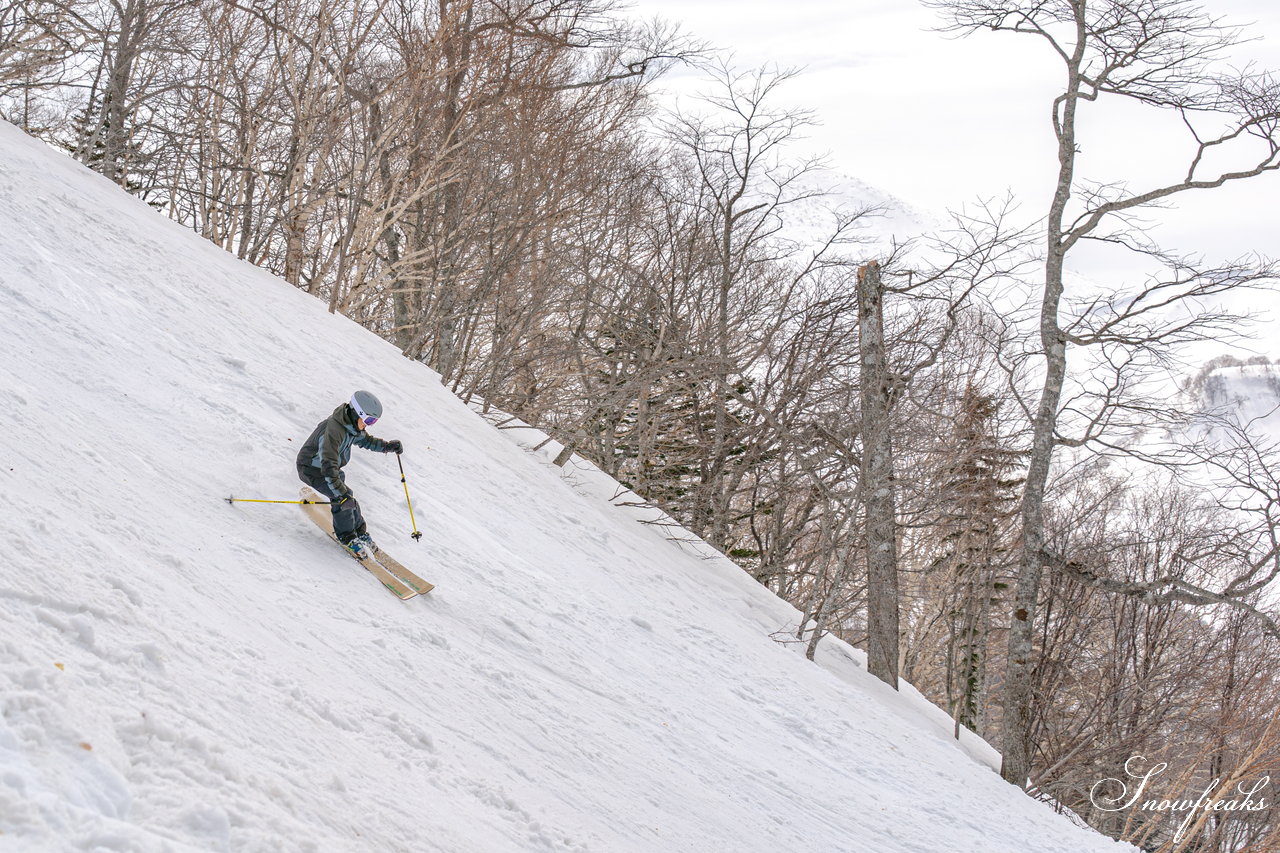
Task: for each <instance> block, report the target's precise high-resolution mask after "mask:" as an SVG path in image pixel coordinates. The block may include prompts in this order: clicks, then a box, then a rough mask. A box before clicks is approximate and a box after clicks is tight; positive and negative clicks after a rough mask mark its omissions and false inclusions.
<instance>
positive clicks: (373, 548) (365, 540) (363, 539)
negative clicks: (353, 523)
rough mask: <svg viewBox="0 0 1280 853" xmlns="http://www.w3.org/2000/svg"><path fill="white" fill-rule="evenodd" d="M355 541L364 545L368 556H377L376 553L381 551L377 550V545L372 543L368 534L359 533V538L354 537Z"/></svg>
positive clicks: (371, 538)
mask: <svg viewBox="0 0 1280 853" xmlns="http://www.w3.org/2000/svg"><path fill="white" fill-rule="evenodd" d="M356 541H358V542H360V543H361V544H362V545H364V547H365V548H366V549H367V551H368V552H369V553H370V554H373V555H377V553H378V551H379V550H381V549H379V548H378V545H377V543H375V542H374V541H373V537H372V536H370V535H369V534H368V533H361V534H360V535H359V536H357V537H356Z"/></svg>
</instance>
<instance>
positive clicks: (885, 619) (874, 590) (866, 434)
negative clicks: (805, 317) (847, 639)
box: [858, 261, 898, 690]
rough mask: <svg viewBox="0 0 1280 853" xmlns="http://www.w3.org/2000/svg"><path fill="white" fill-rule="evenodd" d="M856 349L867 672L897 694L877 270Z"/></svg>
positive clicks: (865, 296)
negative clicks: (859, 380) (864, 532)
mask: <svg viewBox="0 0 1280 853" xmlns="http://www.w3.org/2000/svg"><path fill="white" fill-rule="evenodd" d="M858 349H859V355H860V359H861V366H862V388H861V392H862V460H861V475H862V476H861V482H860V483H859V489H860V490H861V492H862V503H863V506H864V507H865V509H866V516H867V522H866V530H867V632H868V637H867V669H868V670H869V671H870V672H871V674H872V675H874V676H876V677H877V678H879V679H881V680H882V681H884V682H885V683H886V684H888V685H889V686H891V687H892V688H893V689H895V690H897V689H898V550H897V534H898V525H897V519H896V517H895V505H894V504H895V500H894V492H895V488H894V477H893V444H892V441H891V437H890V431H889V409H890V407H891V405H892V399H891V396H892V392H893V387H892V379H891V377H890V375H889V365H888V359H887V358H886V355H885V345H884V287H883V286H882V284H881V282H880V265H879V264H878V263H876V262H874V261H873V262H871V263H870V264H867V265H866V266H865V267H863V268H862V269H860V270H858Z"/></svg>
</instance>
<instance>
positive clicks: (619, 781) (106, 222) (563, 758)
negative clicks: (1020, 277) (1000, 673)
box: [0, 123, 1131, 853]
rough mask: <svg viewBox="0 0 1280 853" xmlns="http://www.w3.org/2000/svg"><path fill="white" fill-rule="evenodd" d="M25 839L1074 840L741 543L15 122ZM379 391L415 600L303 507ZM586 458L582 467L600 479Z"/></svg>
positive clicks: (400, 547)
mask: <svg viewBox="0 0 1280 853" xmlns="http://www.w3.org/2000/svg"><path fill="white" fill-rule="evenodd" d="M0 235H2V237H3V239H0V408H2V409H3V411H4V412H5V413H6V416H7V423H8V424H9V430H10V432H9V435H8V436H7V441H6V442H5V450H4V456H3V459H2V460H0V493H2V494H3V497H4V500H3V503H2V505H0V506H2V507H3V509H2V511H0V542H2V543H3V549H4V556H3V557H0V710H2V716H0V850H22V851H29V850H34V851H63V850H94V851H196V850H200V851H206V850H217V851H223V850H226V851H295V850H296V851H364V850H369V851H425V850H441V851H483V853H494V852H495V851H539V850H566V851H609V853H614V852H615V851H619V852H621V851H733V853H743V851H771V853H776V851H801V850H804V851H820V852H825V851H883V853H896V851H933V850H947V851H1019V853H1027V851H1062V853H1068V851H1069V853H1086V851H1102V850H1108V851H1109V850H1120V849H1131V848H1128V847H1124V846H1122V845H1118V844H1115V843H1113V842H1111V841H1109V840H1108V839H1105V838H1103V837H1101V836H1098V835H1096V834H1093V833H1091V832H1088V831H1086V830H1083V829H1080V828H1077V827H1076V826H1073V825H1072V824H1071V823H1070V822H1069V821H1067V820H1066V819H1065V818H1062V817H1060V816H1057V815H1054V814H1053V813H1052V812H1051V811H1050V810H1049V809H1048V808H1047V807H1045V806H1043V805H1041V804H1038V803H1036V802H1033V801H1031V800H1029V799H1028V798H1026V797H1025V796H1023V795H1022V794H1021V793H1020V792H1018V791H1017V790H1015V789H1013V788H1012V787H1010V786H1008V785H1006V784H1005V783H1003V782H1002V781H1001V780H1000V779H999V777H998V776H997V775H996V774H995V773H993V772H992V771H991V770H990V769H989V767H987V766H984V764H982V763H980V762H978V761H975V760H974V759H973V758H971V757H970V755H969V754H968V753H966V751H964V750H962V749H961V748H960V747H959V746H958V745H957V744H956V743H955V742H954V741H952V740H950V739H949V738H948V737H947V732H946V728H945V722H944V721H943V719H940V712H936V711H934V710H930V709H928V708H925V707H923V706H922V705H921V704H920V702H919V701H918V700H917V699H916V698H915V697H914V696H913V695H912V694H911V693H910V691H904V693H903V694H894V693H893V692H892V691H889V690H888V689H887V688H886V687H884V686H883V685H881V684H879V683H878V682H877V681H875V680H874V679H873V678H871V677H869V676H867V675H866V674H865V673H863V672H861V670H860V669H858V668H857V666H856V665H855V664H854V661H853V657H854V656H852V654H851V653H850V652H849V651H848V650H847V649H846V647H844V646H842V645H841V644H838V643H832V644H830V646H828V648H827V650H826V652H825V656H826V659H827V662H828V666H827V667H826V668H824V667H820V666H815V665H814V664H812V663H809V662H807V661H805V660H804V659H803V658H802V657H801V656H800V655H799V654H797V653H796V651H795V650H794V649H793V648H791V647H788V646H785V645H782V644H779V643H776V642H774V641H773V640H771V639H770V638H769V634H770V633H772V632H775V631H777V630H779V629H782V628H784V627H787V626H788V625H793V624H794V623H795V619H796V615H795V613H794V611H792V610H791V609H790V608H789V607H787V606H786V605H785V604H783V603H781V602H780V601H778V600H777V599H775V598H774V597H772V596H771V595H769V594H768V593H767V592H766V591H764V590H762V589H761V588H759V587H757V586H755V585H754V584H753V583H752V582H751V581H750V579H749V578H747V576H746V575H745V574H743V573H741V572H740V571H738V570H737V569H736V568H734V567H733V566H731V565H729V564H727V563H726V562H725V561H723V560H709V559H705V558H703V557H701V556H699V555H698V553H697V552H696V550H695V549H690V548H688V547H687V546H682V545H679V544H676V543H673V542H671V541H669V540H668V539H666V538H665V536H664V535H663V532H662V531H661V530H660V529H658V528H655V527H652V526H645V525H640V524H637V523H636V522H635V521H634V519H633V518H632V517H631V516H630V514H629V512H628V511H627V510H625V509H620V508H618V507H615V506H612V505H611V504H610V503H609V502H608V501H607V499H606V498H607V495H604V494H602V493H601V492H602V487H601V483H600V482H599V481H598V480H597V479H592V478H591V477H590V476H587V477H585V479H584V476H583V475H582V474H581V473H580V472H579V473H575V474H571V475H570V476H569V477H567V478H566V477H565V476H564V475H563V474H562V472H561V471H560V470H559V469H556V468H554V467H552V466H549V465H548V464H546V462H545V460H544V459H543V458H542V457H541V456H539V455H537V454H531V453H529V452H527V451H526V450H523V449H521V448H520V447H519V446H517V445H516V444H515V443H513V442H512V441H510V440H509V438H508V434H504V433H501V432H499V431H497V430H494V429H493V428H492V427H490V426H489V425H488V424H486V423H484V422H483V421H482V420H481V419H480V418H479V417H478V416H477V415H476V414H474V413H472V412H471V411H469V410H468V409H467V408H466V407H465V406H464V405H462V404H461V403H460V402H459V401H457V400H456V399H454V398H452V397H451V396H450V395H449V394H448V393H446V392H445V390H443V389H442V388H441V387H440V385H439V384H438V382H437V381H436V379H435V376H434V375H433V374H432V373H431V372H430V371H429V370H427V369H426V368H424V367H423V366H421V365H419V364H415V363H412V362H410V361H407V360H405V359H403V358H402V357H401V356H400V354H399V353H398V352H397V351H396V349H395V348H394V347H392V346H391V345H390V344H387V343H385V342H383V341H381V340H379V339H378V338H377V337H375V336H374V335H372V334H370V333H368V332H365V331H364V330H362V329H360V328H359V327H357V326H356V325H355V324H353V323H351V322H349V321H348V320H346V319H344V318H342V317H338V316H333V315H329V314H327V313H326V312H325V310H324V306H323V305H322V304H321V303H320V302H319V301H317V300H315V299H313V298H312V297H309V296H307V295H306V294H304V293H301V292H299V291H297V290H295V289H293V288H291V287H289V286H287V285H286V284H284V283H283V282H281V281H279V280H276V279H274V278H272V277H271V276H269V275H267V274H265V273H263V272H261V271H258V270H255V269H253V268H252V267H249V266H247V265H245V264H242V263H240V262H238V261H236V260H234V259H233V258H231V257H230V256H228V255H226V254H224V253H222V252H221V251H219V250H217V249H216V248H214V247H212V246H210V245H208V244H206V243H204V242H202V241H201V240H200V239H198V238H197V237H196V236H194V235H192V234H190V233H188V232H187V231H185V230H184V229H182V228H181V227H179V226H177V225H175V224H173V223H170V222H168V221H166V220H164V219H163V218H162V217H160V216H159V215H157V214H155V213H154V212H152V211H150V210H148V209H147V208H146V207H145V206H144V205H142V204H140V203H138V202H137V201H135V200H133V199H130V198H129V197H127V196H126V195H125V194H123V193H121V192H120V191H118V190H117V189H116V188H114V187H113V186H111V185H110V184H108V183H106V182H105V181H102V180H101V179H98V178H96V177H95V176H92V175H90V174H89V173H87V172H85V171H84V170H82V169H81V168H79V167H78V166H76V165H75V164H73V163H71V162H69V161H68V160H66V159H65V158H62V157H61V156H60V155H58V154H56V153H54V152H51V151H49V150H47V149H45V148H44V147H43V146H41V145H40V144H38V143H36V142H34V141H32V140H30V139H28V138H26V137H24V136H23V135H22V134H20V133H19V132H18V131H16V130H15V129H14V128H12V127H11V126H9V125H5V124H3V123H0ZM356 387H367V388H369V389H370V390H372V391H374V392H375V393H377V394H378V395H380V396H381V398H382V400H383V402H384V403H385V404H386V407H387V416H386V417H385V418H384V420H383V421H382V422H381V423H379V424H378V425H377V427H375V428H374V430H373V431H374V432H375V433H376V434H379V435H382V436H384V437H387V438H400V439H402V440H403V441H404V442H405V445H406V454H405V457H404V459H405V464H406V469H407V472H408V477H409V485H410V488H411V489H412V493H413V498H414V507H415V509H416V510H417V513H418V519H419V523H420V526H422V527H423V528H424V530H425V531H426V535H425V537H424V538H423V540H422V542H421V543H414V542H413V541H412V540H411V539H410V538H409V537H408V535H407V534H408V532H409V529H410V528H409V521H408V516H407V513H406V510H405V506H404V496H403V492H402V490H401V485H400V482H399V477H398V474H397V470H396V465H395V462H394V460H393V459H392V458H390V457H384V456H380V455H375V454H369V453H363V452H361V451H359V450H357V451H356V455H355V459H354V460H353V462H352V464H351V466H350V467H349V468H348V471H349V475H348V476H349V481H350V482H351V483H352V484H353V486H354V487H355V489H356V491H357V494H358V495H360V497H361V500H362V503H363V504H364V505H365V507H366V509H367V513H368V515H369V517H370V518H371V527H372V532H373V533H374V535H375V537H376V538H378V539H379V540H380V541H381V542H382V544H383V545H384V546H385V547H387V548H388V550H390V551H391V552H393V553H394V554H396V555H398V556H399V557H400V558H401V559H402V560H403V561H404V562H405V563H406V564H408V565H409V566H410V567H411V568H414V569H416V570H417V571H418V572H419V573H420V574H422V575H424V576H426V577H428V578H429V579H430V580H432V581H434V582H435V583H436V584H437V589H436V590H435V591H434V592H432V593H431V594H430V595H429V596H427V597H424V598H418V599H414V600H412V601H409V602H400V601H398V600H396V599H395V598H394V597H392V596H391V595H389V594H388V593H387V592H385V591H384V590H383V589H382V588H381V587H380V586H379V585H378V584H377V583H376V581H374V580H373V579H372V578H371V577H370V576H368V575H367V574H366V573H364V572H362V571H361V570H360V568H359V567H358V566H357V565H356V564H355V563H353V562H352V561H351V560H350V559H349V558H347V557H346V556H344V555H343V554H342V553H340V552H339V551H338V550H337V549H336V548H335V547H333V546H332V545H331V544H330V543H329V542H328V541H327V540H326V539H324V538H323V537H322V535H321V534H320V533H319V532H318V531H317V530H316V529H315V528H314V526H312V525H311V524H310V523H309V522H308V521H306V520H305V519H304V518H303V516H302V514H301V513H300V512H298V510H297V509H296V508H295V507H289V506H270V505H238V506H236V507H234V508H233V507H230V506H228V505H227V504H226V503H225V502H224V501H223V500H222V498H223V497H224V496H226V495H227V494H231V493H234V494H237V495H240V496H252V497H279V498H290V497H292V496H293V495H294V494H295V493H296V487H297V485H298V484H297V483H296V482H295V481H294V473H293V456H294V453H295V450H296V448H297V447H298V444H299V442H300V441H301V440H302V439H304V438H305V437H306V435H307V433H308V432H309V431H310V429H311V428H312V426H313V425H314V424H315V423H316V422H317V421H318V420H319V419H320V418H322V417H323V416H325V415H327V414H328V412H329V411H330V410H331V409H332V408H333V407H334V406H335V405H336V404H337V403H338V402H340V401H341V400H343V399H345V398H346V396H347V395H349V394H350V392H351V390H352V389H353V388H356ZM575 478H576V479H575Z"/></svg>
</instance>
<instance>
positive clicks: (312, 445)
mask: <svg viewBox="0 0 1280 853" xmlns="http://www.w3.org/2000/svg"><path fill="white" fill-rule="evenodd" d="M358 420H359V418H358V417H357V415H356V411H355V409H353V408H351V404H350V403H343V404H342V405H341V406H339V407H338V408H336V409H334V410H333V414H332V415H330V416H329V417H327V418H325V419H324V420H323V421H321V422H320V423H319V424H317V425H316V428H315V429H314V430H312V432H311V436H310V437H309V438H308V439H307V441H306V443H305V444H303V445H302V449H301V450H300V451H298V468H300V469H301V468H319V469H320V472H321V474H322V475H323V476H324V479H325V482H326V483H328V484H329V488H331V489H333V493H334V494H335V495H345V494H349V493H350V492H351V490H350V489H348V488H347V485H346V482H345V481H344V479H343V476H342V466H343V465H346V464H347V462H349V461H350V460H351V445H353V444H355V445H358V446H360V447H363V448H364V449H365V450H372V451H375V452H377V453H386V452H387V442H386V441H384V440H382V439H381V438H374V437H373V436H371V435H369V434H368V433H367V432H365V431H364V430H362V429H360V427H359V425H358V423H357V422H358Z"/></svg>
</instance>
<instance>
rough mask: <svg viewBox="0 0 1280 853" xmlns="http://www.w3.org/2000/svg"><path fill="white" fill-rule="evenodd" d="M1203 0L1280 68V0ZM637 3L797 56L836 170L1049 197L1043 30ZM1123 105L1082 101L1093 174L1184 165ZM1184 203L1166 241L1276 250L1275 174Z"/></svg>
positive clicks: (915, 11)
mask: <svg viewBox="0 0 1280 853" xmlns="http://www.w3.org/2000/svg"><path fill="white" fill-rule="evenodd" d="M1207 6H1208V8H1210V10H1211V11H1212V12H1213V13H1214V14H1216V15H1220V16H1223V17H1224V18H1226V19H1227V20H1228V21H1230V22H1232V23H1238V24H1250V26H1249V30H1248V32H1249V34H1250V35H1251V36H1254V37H1256V38H1257V39H1258V41H1256V42H1254V43H1251V44H1248V45H1245V46H1243V47H1242V48H1241V49H1240V50H1239V52H1238V54H1237V56H1238V61H1239V62H1240V63H1244V62H1246V61H1254V62H1257V63H1258V64H1260V65H1265V66H1266V67H1270V68H1275V69H1280V2H1278V0H1209V2H1208V3H1207ZM632 9H633V14H634V15H635V16H636V17H644V18H648V17H652V16H654V15H658V16H661V17H663V18H666V19H668V20H670V21H674V22H679V23H681V24H682V25H683V29H684V30H685V31H686V32H688V33H690V34H692V35H694V36H696V37H699V38H702V39H705V40H706V41H708V42H710V43H711V44H712V45H713V46H715V47H719V48H722V49H725V50H728V51H732V52H733V54H734V56H735V60H736V63H737V64H738V65H740V66H742V67H744V68H747V67H753V66H759V65H764V64H770V63H773V64H777V65H779V66H783V67H799V68H803V69H804V72H803V73H802V74H801V75H800V76H799V77H798V78H797V79H796V80H794V81H792V82H790V83H789V84H788V85H787V87H786V88H785V89H784V90H783V94H784V95H785V97H786V98H788V99H789V100H790V101H791V102H792V103H794V104H795V105H798V106H803V107H806V108H809V109H811V110H813V111H814V112H815V113H816V114H817V116H818V118H819V119H820V120H821V122H822V126H821V127H818V128H814V129H813V130H812V132H811V140H810V142H809V144H811V145H812V146H814V147H815V148H816V149H818V150H821V151H825V152H828V153H829V154H830V159H831V162H832V165H833V166H834V167H835V168H836V170H838V171H840V172H843V173H845V174H848V175H850V176H852V177H855V178H858V179H860V180H862V181H865V182H867V183H869V184H872V185H874V186H876V187H879V188H880V189H882V190H884V191H886V192H888V193H891V194H893V195H896V196H898V197H900V198H902V199H904V200H905V201H907V202H909V203H911V204H914V205H917V206H919V207H922V208H925V209H927V210H935V211H940V210H944V209H946V208H956V207H959V206H960V205H962V204H964V203H966V202H971V201H973V200H974V199H977V198H979V197H988V198H989V197H995V196H1001V195H1003V194H1005V193H1006V192H1007V191H1010V190H1012V191H1013V192H1014V193H1015V194H1016V195H1017V197H1018V198H1019V199H1021V200H1022V204H1023V209H1024V210H1026V211H1028V213H1031V212H1034V213H1035V214H1037V215H1038V214H1040V213H1042V212H1043V210H1044V209H1045V208H1046V206H1047V202H1048V199H1049V195H1050V192H1051V181H1052V179H1053V177H1054V171H1055V169H1056V158H1055V154H1054V142H1053V134H1052V129H1051V125H1050V122H1049V117H1050V106H1049V103H1050V101H1051V100H1052V98H1053V96H1054V94H1056V93H1057V92H1058V91H1060V85H1061V83H1060V81H1061V78H1062V74H1061V65H1060V63H1059V62H1058V60H1057V59H1056V58H1055V57H1052V56H1050V55H1048V54H1047V52H1046V46H1045V44H1044V43H1042V42H1041V41H1040V40H1038V39H1035V38H1033V37H1029V36H1022V35H1015V34H1012V33H981V34H978V35H975V36H971V37H968V38H964V39H957V38H955V37H952V36H947V35H944V34H941V33H938V32H936V31H934V28H936V27H937V26H938V25H939V23H940V18H939V17H938V15H937V13H936V12H934V11H932V10H929V9H926V8H924V7H923V6H922V5H921V4H920V3H919V2H917V0H786V2H760V0H755V2H750V0H746V2H734V0H635V2H634V3H633V5H632ZM665 85H666V86H667V87H668V88H669V89H670V90H672V91H676V92H678V91H687V90H688V88H689V86H691V85H693V82H692V80H691V78H690V75H689V73H688V72H681V71H676V72H674V73H673V74H671V75H670V76H669V77H668V78H667V79H666V81H665ZM1120 119H1121V117H1120V116H1119V115H1117V114H1103V113H1101V112H1100V111H1099V110H1096V109H1095V110H1093V111H1091V112H1090V113H1089V114H1088V115H1087V121H1088V124H1086V125H1085V133H1084V135H1083V138H1082V140H1081V146H1082V152H1083V154H1084V160H1083V162H1082V166H1083V167H1084V169H1083V170H1084V171H1085V172H1086V173H1087V172H1088V171H1089V170H1090V169H1092V170H1093V172H1094V174H1102V173H1103V172H1104V171H1105V174H1106V175H1107V176H1108V177H1112V176H1120V175H1124V176H1125V177H1129V178H1132V179H1133V182H1134V185H1135V186H1137V185H1139V184H1141V183H1142V180H1141V179H1142V178H1147V179H1149V180H1152V181H1155V180H1160V179H1161V178H1164V179H1169V178H1172V177H1174V176H1175V175H1176V174H1178V173H1179V170H1178V169H1177V168H1176V162H1179V161H1175V160H1174V159H1165V160H1161V159H1160V158H1159V157H1156V156H1151V154H1150V153H1147V152H1152V151H1158V150H1159V149H1160V148H1162V147H1164V148H1167V147H1168V146H1167V145H1166V146H1160V145H1142V146H1134V145H1130V144H1127V140H1126V139H1125V138H1126V137H1127V138H1128V139H1130V140H1131V139H1132V137H1133V136H1136V135H1139V134H1144V133H1145V134H1149V135H1150V136H1151V137H1152V138H1153V139H1155V138H1157V137H1158V135H1159V134H1160V133H1161V132H1164V131H1169V130H1172V131H1174V132H1176V131H1177V130H1178V129H1179V128H1178V127H1176V126H1175V127H1172V128H1170V127H1169V126H1168V125H1162V124H1161V123H1160V121H1159V120H1158V119H1157V120H1155V121H1152V120H1151V117H1146V116H1144V117H1143V118H1142V119H1141V121H1140V122H1138V123H1122V122H1121V121H1120ZM1183 150H1184V151H1185V149H1183ZM1161 166H1163V167H1164V168H1163V169H1161V168H1160V167H1161ZM1183 168H1184V169H1185V165H1184V166H1183ZM1178 207H1179V210H1178V211H1177V212H1175V213H1173V214H1171V215H1170V216H1169V217H1167V218H1168V219H1169V220H1170V222H1171V224H1170V225H1169V226H1166V227H1165V228H1164V230H1163V231H1162V232H1161V239H1162V240H1163V241H1164V242H1166V243H1170V244H1172V243H1174V242H1176V243H1177V244H1178V245H1181V246H1184V247H1186V248H1188V249H1193V250H1195V251H1206V252H1209V253H1211V254H1224V255H1231V256H1235V255H1238V254H1240V253H1245V252H1249V251H1261V252H1264V253H1266V254H1269V255H1272V256H1280V174H1270V175H1267V176H1264V177H1261V178H1258V179H1254V180H1252V181H1250V182H1249V184H1248V185H1247V186H1242V187H1240V188H1234V189H1224V190H1215V191H1212V192H1208V193H1198V194H1195V197H1194V198H1191V197H1188V198H1187V199H1186V200H1184V201H1181V202H1179V205H1178ZM1277 355H1280V353H1277Z"/></svg>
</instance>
